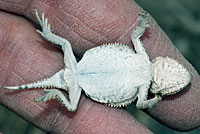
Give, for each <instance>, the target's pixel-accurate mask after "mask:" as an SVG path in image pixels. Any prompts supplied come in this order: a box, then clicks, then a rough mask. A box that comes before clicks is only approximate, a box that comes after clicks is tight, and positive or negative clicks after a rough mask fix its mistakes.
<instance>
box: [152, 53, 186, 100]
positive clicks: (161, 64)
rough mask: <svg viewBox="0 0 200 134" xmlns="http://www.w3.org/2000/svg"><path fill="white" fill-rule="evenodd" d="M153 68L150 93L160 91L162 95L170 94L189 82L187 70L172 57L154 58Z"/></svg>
mask: <svg viewBox="0 0 200 134" xmlns="http://www.w3.org/2000/svg"><path fill="white" fill-rule="evenodd" d="M153 69H154V83H153V84H152V88H151V92H152V93H161V94H162V95H163V96H164V95H172V94H175V93H177V92H179V91H181V90H182V89H183V88H184V87H186V86H187V85H188V83H189V82H190V74H189V72H188V71H187V70H186V68H184V67H183V65H181V64H179V63H178V62H177V61H176V60H174V59H172V58H169V57H165V58H163V57H158V58H156V59H154V60H153ZM155 83H156V85H155Z"/></svg>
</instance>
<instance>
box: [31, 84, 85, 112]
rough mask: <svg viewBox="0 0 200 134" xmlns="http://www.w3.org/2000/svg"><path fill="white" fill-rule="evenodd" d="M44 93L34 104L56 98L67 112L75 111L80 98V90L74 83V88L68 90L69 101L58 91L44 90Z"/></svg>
mask: <svg viewBox="0 0 200 134" xmlns="http://www.w3.org/2000/svg"><path fill="white" fill-rule="evenodd" d="M44 92H45V93H46V94H45V95H44V96H42V97H40V98H38V99H35V102H39V101H43V102H46V101H48V100H51V99H55V98H56V99H57V100H58V101H59V102H60V103H61V104H62V105H63V106H64V107H66V108H67V109H68V110H69V111H72V112H74V111H76V109H77V106H78V102H79V100H80V96H81V88H80V87H79V86H78V85H77V84H76V83H74V86H73V87H71V88H70V91H69V100H68V99H67V98H66V97H65V96H64V94H63V93H62V92H61V91H59V90H58V89H49V90H48V89H44Z"/></svg>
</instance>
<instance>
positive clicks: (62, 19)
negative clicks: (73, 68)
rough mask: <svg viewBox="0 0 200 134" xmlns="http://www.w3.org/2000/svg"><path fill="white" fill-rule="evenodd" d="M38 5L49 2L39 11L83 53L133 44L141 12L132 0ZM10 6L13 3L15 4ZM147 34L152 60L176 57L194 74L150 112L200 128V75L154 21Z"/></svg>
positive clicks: (184, 127)
mask: <svg viewBox="0 0 200 134" xmlns="http://www.w3.org/2000/svg"><path fill="white" fill-rule="evenodd" d="M4 5H5V4H4ZM37 5H49V6H40V8H39V9H38V10H39V12H41V11H44V12H45V14H46V16H47V17H48V18H49V22H51V23H52V29H53V31H54V32H55V33H60V35H62V37H65V38H67V39H69V41H70V42H71V43H72V45H73V50H74V52H75V53H76V54H77V55H79V56H80V55H82V54H83V53H84V52H85V51H86V50H87V49H89V48H91V47H94V46H96V45H100V44H102V43H108V42H121V43H125V44H129V45H131V41H130V35H131V32H132V29H133V27H135V25H136V24H135V20H136V17H137V14H138V13H139V12H141V10H140V8H139V7H138V6H137V5H136V4H135V3H134V2H131V0H125V1H118V0H116V1H115V2H113V1H109V0H105V1H95V3H92V2H91V3H88V2H86V1H84V0H82V1H79V3H76V2H69V1H65V2H64V3H62V4H61V3H49V2H47V3H45V4H44V3H43V4H41V3H37V2H36V3H34V5H32V6H35V7H38V6H37ZM51 5H53V6H51ZM99 5H101V6H99ZM2 6H3V5H2ZM7 6H8V7H9V6H12V4H10V5H7ZM23 6H24V5H23ZM27 6H28V5H27ZM1 8H3V7H1ZM7 9H9V8H7ZM24 9H27V8H18V9H12V10H11V9H10V10H9V11H13V12H18V13H22V11H23V10H24ZM28 11H29V12H27V11H26V16H31V10H28ZM31 18H33V17H32V16H31ZM145 34H146V36H144V37H143V43H144V47H145V48H146V50H147V52H148V54H149V55H150V58H151V59H153V58H155V57H157V56H169V57H173V58H174V59H177V60H179V61H180V62H181V63H182V64H184V66H185V67H186V68H187V69H188V70H189V71H190V74H191V76H192V80H191V84H190V85H189V86H188V88H187V89H185V90H184V91H183V92H181V93H179V94H177V95H174V96H171V97H168V98H166V99H165V100H163V101H162V102H161V103H159V105H158V106H157V107H155V108H153V109H150V110H149V112H150V114H151V115H152V116H154V117H155V118H156V119H158V120H159V121H161V122H163V123H164V124H166V125H168V126H169V127H173V128H175V129H178V130H189V129H193V128H196V127H198V126H199V125H200V120H198V117H199V115H200V111H199V109H200V105H198V102H199V97H198V96H199V94H200V93H199V92H198V90H199V85H200V81H199V75H198V74H197V72H196V71H195V70H194V68H193V67H192V66H191V65H190V64H189V63H188V62H187V61H186V60H185V59H184V58H183V57H182V56H181V54H180V53H179V52H178V51H177V50H176V49H175V48H174V46H173V45H172V43H171V42H170V41H169V40H168V38H167V36H166V35H165V34H164V33H163V31H162V30H161V29H160V28H159V27H158V25H157V24H156V23H155V22H154V21H152V23H151V27H150V29H149V30H148V31H147V32H146V33H145ZM191 117H192V118H191Z"/></svg>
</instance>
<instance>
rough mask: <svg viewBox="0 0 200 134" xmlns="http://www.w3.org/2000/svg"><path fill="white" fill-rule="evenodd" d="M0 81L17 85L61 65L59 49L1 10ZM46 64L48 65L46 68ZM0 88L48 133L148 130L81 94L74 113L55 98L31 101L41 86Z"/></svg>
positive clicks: (1, 98)
mask: <svg viewBox="0 0 200 134" xmlns="http://www.w3.org/2000/svg"><path fill="white" fill-rule="evenodd" d="M0 18H1V21H0V35H1V36H0V37H1V38H0V42H1V43H0V51H1V53H0V59H1V64H0V65H1V66H0V70H1V71H0V85H2V86H3V85H19V84H25V83H30V82H33V81H36V80H39V79H43V78H45V77H49V76H51V75H52V74H53V73H55V72H57V71H58V70H60V69H61V68H62V67H63V55H62V54H61V51H60V50H58V49H55V47H52V46H51V45H50V43H47V42H46V41H44V40H43V39H42V38H41V37H40V36H39V34H38V33H36V31H35V30H36V29H35V28H34V27H33V26H32V25H30V24H29V23H28V22H27V21H25V20H24V19H22V18H19V17H14V16H12V15H9V14H7V13H3V12H1V13H0ZM47 68H48V69H47ZM2 86H1V90H0V103H1V104H3V105H5V106H6V107H8V108H9V109H11V110H13V111H15V112H16V113H18V114H19V115H20V116H22V117H23V118H24V119H26V120H28V121H29V122H31V123H33V124H35V125H36V126H37V127H39V128H41V129H42V130H44V131H45V132H49V133H63V134H65V133H70V132H71V133H82V134H84V133H97V134H98V133H99V134H100V133H130V134H131V133H151V132H150V131H149V130H148V129H147V128H145V127H144V126H142V125H141V124H139V123H138V122H137V121H136V120H135V119H134V118H133V117H131V116H130V115H129V114H128V113H127V112H126V111H125V110H122V109H121V110H120V109H113V108H109V107H106V106H104V105H101V104H98V103H94V102H93V101H90V100H89V99H85V98H84V97H83V96H82V100H81V102H80V104H79V108H78V110H77V111H76V112H75V113H72V112H69V111H67V109H66V108H64V107H62V106H61V105H60V103H58V101H56V100H53V101H49V102H46V103H43V102H38V103H35V102H34V98H39V97H41V96H42V95H44V92H43V91H42V90H23V91H10V90H6V89H3V88H2Z"/></svg>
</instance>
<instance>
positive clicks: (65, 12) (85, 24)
mask: <svg viewBox="0 0 200 134" xmlns="http://www.w3.org/2000/svg"><path fill="white" fill-rule="evenodd" d="M61 11H62V12H63V13H64V14H65V15H69V16H71V17H73V18H75V19H77V20H78V21H79V22H80V23H81V24H83V25H84V26H86V27H87V28H88V29H90V30H91V31H93V32H95V33H96V34H97V35H98V36H102V37H103V38H105V39H106V37H105V36H104V35H103V34H101V33H100V32H98V31H96V30H95V29H94V28H92V27H90V26H89V25H87V23H84V21H81V19H79V18H78V16H75V15H72V14H70V12H67V11H64V10H63V9H61ZM60 20H61V19H60ZM61 21H62V20H61ZM63 22H64V21H63ZM64 24H65V23H64ZM72 28H73V27H72V26H71V29H72ZM74 32H75V31H74ZM75 33H76V34H77V35H79V34H78V33H77V32H75ZM79 36H80V35H79ZM80 37H81V36H80ZM89 42H91V43H92V44H95V43H93V42H92V41H89Z"/></svg>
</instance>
